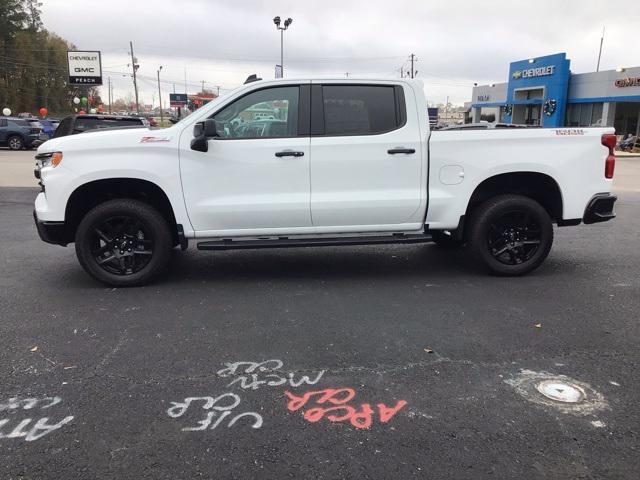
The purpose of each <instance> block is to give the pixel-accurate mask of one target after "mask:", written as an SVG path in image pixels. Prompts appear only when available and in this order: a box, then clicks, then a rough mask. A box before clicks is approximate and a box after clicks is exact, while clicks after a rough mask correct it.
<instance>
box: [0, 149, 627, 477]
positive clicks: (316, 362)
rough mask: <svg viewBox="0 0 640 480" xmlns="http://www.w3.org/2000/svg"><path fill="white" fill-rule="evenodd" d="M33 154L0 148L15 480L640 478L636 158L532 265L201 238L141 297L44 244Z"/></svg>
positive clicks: (10, 455) (0, 464)
mask: <svg viewBox="0 0 640 480" xmlns="http://www.w3.org/2000/svg"><path fill="white" fill-rule="evenodd" d="M32 159H33V152H10V151H7V150H0V213H1V215H0V216H1V218H2V229H1V230H0V239H1V240H0V245H1V247H2V248H1V249H0V265H1V266H2V276H1V277H0V312H1V315H0V334H1V338H2V340H1V342H2V343H1V345H2V349H1V350H0V376H1V378H2V379H3V388H2V396H1V397H0V478H2V479H5V478H6V479H17V478H20V479H23V478H26V479H37V478H43V477H47V478H69V479H72V478H73V479H75V478H87V479H96V478H149V479H165V478H166V479H182V478H197V477H202V478H277V479H281V478H398V479H403V478H455V479H467V478H468V479H479V478H523V479H531V478H585V479H591V478H593V479H596V478H605V477H606V478H629V479H635V478H637V477H638V473H637V472H638V471H639V469H640V453H639V451H638V449H639V446H640V439H639V436H640V413H639V412H638V408H637V406H638V398H639V395H640V373H639V371H638V368H637V364H638V362H639V361H640V349H639V348H638V338H639V335H640V326H639V322H638V312H639V311H640V275H639V273H638V272H640V254H639V253H638V252H639V251H640V249H639V247H640V158H625V159H619V160H618V163H617V166H616V169H617V170H616V180H615V191H616V193H617V194H618V196H619V200H618V203H617V204H616V211H617V214H618V218H616V219H615V220H613V221H611V222H608V223H602V224H596V225H592V226H579V227H573V228H560V229H556V239H555V243H554V247H553V249H552V251H551V254H550V256H549V258H548V260H547V261H546V263H545V264H544V265H543V266H542V267H541V268H540V269H538V270H537V271H535V272H534V273H533V274H531V275H529V276H526V277H523V278H515V279H514V278H497V277H490V276H486V275H484V274H482V273H480V272H478V271H476V270H475V269H474V268H472V267H471V266H470V265H469V262H468V259H467V257H466V256H465V255H464V254H461V253H456V252H446V251H442V250H439V249H438V248H437V247H435V246H433V245H414V246H400V245H399V246H369V247H341V248H320V249H284V250H275V251H270V250H256V251H233V252H221V253H217V252H216V253H210V252H198V251H196V250H194V249H190V250H188V251H187V252H179V251H176V252H175V258H173V260H172V263H173V265H172V268H171V271H170V273H169V274H168V275H167V276H166V277H165V278H163V279H162V280H161V281H160V282H157V283H155V284H153V285H151V286H148V287H143V288H134V289H113V288H105V287H104V286H102V285H100V284H98V283H96V282H95V281H93V280H92V279H90V278H89V277H88V276H87V275H86V274H85V273H84V272H83V271H82V269H81V267H80V266H79V265H78V263H77V261H76V259H75V253H74V250H73V246H70V247H68V248H61V247H57V246H53V245H47V244H44V243H43V242H41V241H40V239H39V238H38V237H37V233H36V230H35V227H34V225H33V218H32V216H31V212H32V209H33V200H34V198H35V196H36V194H37V191H38V190H37V189H36V188H34V186H35V180H34V179H33V177H32V175H31V171H32V168H33V161H32ZM545 380H547V381H549V380H551V381H553V382H565V383H567V384H570V385H573V386H574V387H573V388H574V390H573V391H574V392H578V393H579V396H580V401H578V402H576V403H563V402H557V401H556V402H554V401H551V400H549V399H548V398H546V397H544V396H542V394H541V393H540V392H539V391H538V389H537V387H538V386H539V385H540V384H541V382H544V381H545ZM554 388H556V390H558V388H559V389H560V390H562V388H564V387H554ZM560 393H566V392H560ZM569 393H571V392H569ZM203 407H206V408H203ZM43 419H44V420H43ZM27 420H28V421H27Z"/></svg>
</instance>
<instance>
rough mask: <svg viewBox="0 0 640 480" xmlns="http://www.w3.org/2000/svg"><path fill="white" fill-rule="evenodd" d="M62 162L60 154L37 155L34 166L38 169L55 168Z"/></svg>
mask: <svg viewBox="0 0 640 480" xmlns="http://www.w3.org/2000/svg"><path fill="white" fill-rule="evenodd" d="M61 161H62V152H48V153H39V154H38V155H36V164H37V165H38V166H39V167H40V168H44V167H57V166H58V165H59V164H60V162H61Z"/></svg>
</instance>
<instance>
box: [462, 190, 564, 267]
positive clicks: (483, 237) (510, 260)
mask: <svg viewBox="0 0 640 480" xmlns="http://www.w3.org/2000/svg"><path fill="white" fill-rule="evenodd" d="M468 242H469V244H470V246H471V252H472V255H473V256H474V257H475V259H476V261H477V262H478V263H480V265H482V266H483V267H484V268H485V269H487V270H489V272H491V273H493V274H495V275H502V276H518V275H525V274H527V273H529V272H531V271H533V270H535V269H536V268H538V267H539V266H540V265H541V264H542V262H543V261H544V260H545V258H547V255H549V250H551V245H552V244H553V224H552V223H551V218H550V217H549V214H548V213H547V211H546V210H545V209H544V208H543V207H542V205H540V204H539V203H538V202H536V201H535V200H532V199H531V198H529V197H525V196H522V195H500V196H497V197H494V198H491V199H489V200H487V201H486V202H484V203H482V204H481V205H479V206H478V207H477V208H476V209H474V211H473V213H472V218H471V225H470V228H469V236H468Z"/></svg>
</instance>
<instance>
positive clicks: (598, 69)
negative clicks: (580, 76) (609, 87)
mask: <svg viewBox="0 0 640 480" xmlns="http://www.w3.org/2000/svg"><path fill="white" fill-rule="evenodd" d="M603 42H604V27H602V36H601V37H600V51H599V52H598V65H597V66H596V72H599V71H600V58H601V57H602V43H603Z"/></svg>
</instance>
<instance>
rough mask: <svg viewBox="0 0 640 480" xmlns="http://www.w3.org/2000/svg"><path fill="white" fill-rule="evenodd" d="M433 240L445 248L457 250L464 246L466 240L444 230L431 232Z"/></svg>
mask: <svg viewBox="0 0 640 480" xmlns="http://www.w3.org/2000/svg"><path fill="white" fill-rule="evenodd" d="M431 238H432V239H433V242H434V243H435V244H436V245H437V246H438V247H440V248H441V249H443V250H457V249H459V248H462V247H463V246H464V241H462V240H458V239H457V238H455V237H454V236H453V234H451V235H447V234H446V233H444V231H441V230H434V231H432V232H431Z"/></svg>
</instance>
